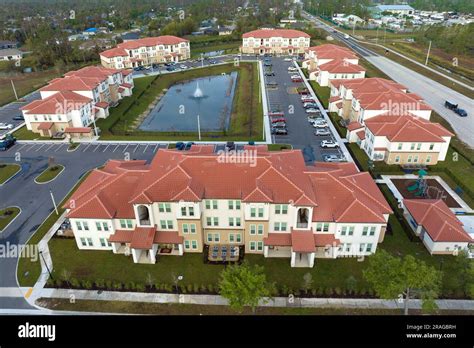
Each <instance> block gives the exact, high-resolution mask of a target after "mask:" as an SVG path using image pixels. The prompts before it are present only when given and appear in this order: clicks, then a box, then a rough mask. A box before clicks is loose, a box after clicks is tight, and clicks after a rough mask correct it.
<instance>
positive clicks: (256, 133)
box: [97, 63, 263, 141]
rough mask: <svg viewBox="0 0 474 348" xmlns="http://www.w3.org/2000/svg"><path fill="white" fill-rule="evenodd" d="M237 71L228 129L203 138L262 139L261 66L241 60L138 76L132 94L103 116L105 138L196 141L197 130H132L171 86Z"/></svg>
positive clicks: (205, 135)
mask: <svg viewBox="0 0 474 348" xmlns="http://www.w3.org/2000/svg"><path fill="white" fill-rule="evenodd" d="M232 71H238V72H239V76H238V80H237V87H236V91H235V95H234V104H233V110H232V114H231V121H230V128H229V130H228V131H222V132H209V133H207V132H206V133H204V132H203V134H202V139H203V140H216V138H219V139H220V140H223V141H224V140H246V141H247V140H253V141H256V140H257V141H258V140H262V134H263V117H262V115H263V110H262V103H261V100H260V88H259V82H258V69H257V67H256V65H255V64H253V63H241V64H240V66H238V67H237V66H234V65H232V64H226V65H218V66H212V67H206V68H204V69H201V68H199V69H193V70H188V71H184V72H178V73H173V74H166V75H161V76H156V77H143V78H138V79H135V88H134V91H133V95H132V96H131V97H127V98H125V99H123V100H122V101H121V103H120V104H119V105H118V106H117V107H116V108H114V109H112V110H111V111H110V115H109V117H108V118H107V119H101V120H99V121H98V122H97V126H98V127H99V128H100V129H101V131H102V133H101V139H102V140H131V139H141V140H197V132H195V133H193V132H145V131H137V130H135V129H133V127H132V125H133V123H134V121H135V120H136V118H137V116H138V115H140V114H141V113H143V112H144V111H146V110H147V108H148V106H149V105H150V103H152V102H153V101H154V100H155V98H157V96H158V95H159V94H160V93H162V91H163V90H164V89H167V88H169V87H170V86H171V85H173V84H175V83H178V82H181V81H185V80H191V79H194V78H198V77H203V76H211V75H220V74H221V73H230V72H232Z"/></svg>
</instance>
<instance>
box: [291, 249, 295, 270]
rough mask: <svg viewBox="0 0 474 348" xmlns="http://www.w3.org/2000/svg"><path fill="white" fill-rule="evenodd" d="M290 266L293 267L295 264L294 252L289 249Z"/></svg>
mask: <svg viewBox="0 0 474 348" xmlns="http://www.w3.org/2000/svg"><path fill="white" fill-rule="evenodd" d="M290 265H291V267H295V265H296V253H295V252H294V251H293V250H292V251H291V263H290Z"/></svg>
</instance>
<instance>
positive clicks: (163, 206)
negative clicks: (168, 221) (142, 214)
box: [158, 203, 171, 213]
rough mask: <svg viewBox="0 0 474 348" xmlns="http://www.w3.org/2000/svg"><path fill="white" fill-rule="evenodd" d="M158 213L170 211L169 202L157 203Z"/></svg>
mask: <svg viewBox="0 0 474 348" xmlns="http://www.w3.org/2000/svg"><path fill="white" fill-rule="evenodd" d="M158 211H159V212H160V213H171V203H158Z"/></svg>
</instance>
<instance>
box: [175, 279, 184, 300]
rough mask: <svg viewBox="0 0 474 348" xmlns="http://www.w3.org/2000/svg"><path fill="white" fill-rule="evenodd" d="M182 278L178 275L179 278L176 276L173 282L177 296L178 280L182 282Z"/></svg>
mask: <svg viewBox="0 0 474 348" xmlns="http://www.w3.org/2000/svg"><path fill="white" fill-rule="evenodd" d="M183 278H184V277H183V276H182V275H179V276H177V277H176V278H175V280H174V285H175V287H176V293H177V294H178V295H179V288H178V282H179V281H180V280H183Z"/></svg>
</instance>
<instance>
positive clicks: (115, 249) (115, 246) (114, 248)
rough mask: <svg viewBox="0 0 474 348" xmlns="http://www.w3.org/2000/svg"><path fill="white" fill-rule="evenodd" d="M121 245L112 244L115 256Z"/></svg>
mask: <svg viewBox="0 0 474 348" xmlns="http://www.w3.org/2000/svg"><path fill="white" fill-rule="evenodd" d="M119 246H120V243H113V242H112V251H113V253H114V254H117V249H118V248H119Z"/></svg>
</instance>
